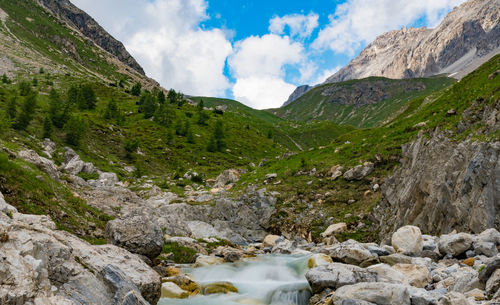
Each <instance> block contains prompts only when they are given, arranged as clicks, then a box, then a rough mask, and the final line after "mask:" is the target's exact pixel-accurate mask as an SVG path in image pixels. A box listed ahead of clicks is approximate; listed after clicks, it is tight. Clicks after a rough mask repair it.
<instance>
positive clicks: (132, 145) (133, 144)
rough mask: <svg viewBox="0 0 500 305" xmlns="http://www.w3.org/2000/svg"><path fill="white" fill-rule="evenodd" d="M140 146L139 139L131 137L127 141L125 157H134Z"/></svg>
mask: <svg viewBox="0 0 500 305" xmlns="http://www.w3.org/2000/svg"><path fill="white" fill-rule="evenodd" d="M138 148H139V141H137V140H136V139H130V140H127V141H125V157H126V158H127V159H129V160H131V159H133V158H134V153H135V152H136V151H137V149H138Z"/></svg>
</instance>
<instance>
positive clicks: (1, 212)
mask: <svg viewBox="0 0 500 305" xmlns="http://www.w3.org/2000/svg"><path fill="white" fill-rule="evenodd" d="M55 227H56V226H55V224H54V222H52V221H51V220H50V218H49V217H47V216H35V215H25V214H21V213H18V212H17V210H16V209H15V208H14V207H12V206H10V205H8V204H7V203H6V202H5V200H4V199H3V196H2V195H1V194H0V235H1V238H0V303H1V304H9V305H10V304H53V305H56V304H117V305H118V304H120V305H125V304H129V305H132V304H140V305H145V304H149V303H148V302H151V303H152V304H156V301H157V300H158V298H159V297H160V285H161V280H160V276H159V275H158V274H157V273H156V272H155V271H154V270H153V269H151V268H150V267H149V266H148V265H146V264H145V263H144V262H143V261H142V260H141V259H140V258H139V257H138V256H137V255H134V254H132V253H130V252H128V251H126V250H124V249H122V248H119V247H116V246H113V245H103V246H93V245H90V244H89V243H87V242H85V241H83V240H81V239H79V238H77V237H75V236H73V235H71V234H69V233H67V232H64V231H58V230H56V229H55Z"/></svg>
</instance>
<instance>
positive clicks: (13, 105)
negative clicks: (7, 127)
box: [7, 96, 17, 120]
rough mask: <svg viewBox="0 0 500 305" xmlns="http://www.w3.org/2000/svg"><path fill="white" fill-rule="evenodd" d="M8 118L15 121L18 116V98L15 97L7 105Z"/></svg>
mask: <svg viewBox="0 0 500 305" xmlns="http://www.w3.org/2000/svg"><path fill="white" fill-rule="evenodd" d="M7 116H8V117H9V119H11V120H13V119H15V117H16V116H17V97H16V96H13V97H12V98H11V99H9V103H8V104H7Z"/></svg>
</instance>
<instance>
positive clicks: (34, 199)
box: [0, 152, 112, 243]
mask: <svg viewBox="0 0 500 305" xmlns="http://www.w3.org/2000/svg"><path fill="white" fill-rule="evenodd" d="M0 181H1V183H0V191H1V192H2V194H3V195H4V197H5V200H6V201H7V202H8V203H9V204H11V205H13V206H14V207H16V208H17V209H18V210H19V212H21V213H25V214H35V215H49V216H50V217H51V218H52V220H53V221H54V222H55V223H56V225H57V228H58V229H60V230H65V231H68V232H71V233H74V234H76V235H78V236H79V237H82V238H84V239H86V240H87V241H89V242H92V243H102V240H103V232H104V228H105V225H106V223H107V221H109V220H111V219H112V217H110V216H108V215H106V214H105V213H103V212H101V211H100V210H98V209H96V208H93V207H91V206H89V205H87V204H86V203H85V201H84V200H82V199H81V198H78V197H75V196H74V195H73V193H72V192H71V191H70V190H69V189H67V188H66V187H65V186H64V185H62V184H61V183H59V182H56V181H54V180H53V179H51V178H50V177H49V176H48V175H47V174H45V173H43V172H41V171H40V170H38V169H37V168H36V167H34V166H32V165H30V164H27V163H25V162H24V161H22V160H19V159H14V160H9V158H8V156H7V154H5V153H3V152H0ZM91 228H95V229H91Z"/></svg>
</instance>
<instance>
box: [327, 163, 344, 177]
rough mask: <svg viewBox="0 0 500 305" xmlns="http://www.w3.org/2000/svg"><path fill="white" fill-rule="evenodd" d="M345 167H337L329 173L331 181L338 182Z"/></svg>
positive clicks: (333, 167)
mask: <svg viewBox="0 0 500 305" xmlns="http://www.w3.org/2000/svg"><path fill="white" fill-rule="evenodd" d="M343 172H344V167H343V166H341V165H335V166H332V168H330V170H329V171H328V176H330V179H332V180H336V179H337V178H338V177H340V176H342V175H343V174H344V173H343Z"/></svg>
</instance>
